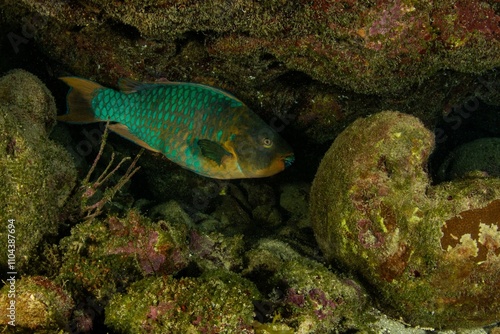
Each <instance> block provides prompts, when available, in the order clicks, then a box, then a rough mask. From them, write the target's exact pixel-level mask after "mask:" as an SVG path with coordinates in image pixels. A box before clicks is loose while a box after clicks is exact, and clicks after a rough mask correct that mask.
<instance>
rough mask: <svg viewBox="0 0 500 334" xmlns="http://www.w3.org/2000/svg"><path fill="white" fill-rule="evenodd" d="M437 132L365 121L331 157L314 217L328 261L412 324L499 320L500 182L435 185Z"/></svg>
mask: <svg viewBox="0 0 500 334" xmlns="http://www.w3.org/2000/svg"><path fill="white" fill-rule="evenodd" d="M433 146H434V137H433V134H432V132H430V131H429V130H428V129H426V128H425V127H424V126H423V124H422V123H421V122H420V121H419V120H418V119H416V118H414V117H413V116H410V115H406V114H401V113H398V112H390V111H386V112H381V113H379V114H376V115H374V116H371V117H368V118H364V119H359V120H357V121H355V122H354V123H353V124H352V125H351V126H349V127H348V128H347V129H346V130H345V131H344V132H342V133H341V134H340V135H339V136H338V137H337V139H336V140H335V142H334V143H333V145H332V146H331V148H330V149H329V151H328V152H327V153H326V155H325V157H324V158H323V161H322V162H321V165H320V167H319V169H318V172H317V175H316V177H315V179H314V182H313V186H312V189H311V203H310V215H311V220H312V226H313V229H314V231H315V235H316V240H317V241H318V243H319V245H320V247H321V249H322V250H323V251H324V253H325V256H326V257H327V258H328V259H329V260H331V261H335V262H337V263H340V264H342V265H343V266H345V267H346V268H348V269H349V270H352V271H354V272H356V273H358V274H361V275H362V276H363V277H364V279H365V280H366V282H367V283H368V284H369V285H370V286H371V287H373V291H374V293H373V295H374V296H375V297H376V298H377V299H378V301H379V303H380V306H381V307H382V308H383V309H384V310H386V311H387V312H388V313H389V314H390V315H393V316H394V317H403V319H404V320H405V321H407V322H409V323H411V324H413V325H420V326H430V327H436V328H459V327H471V326H481V325H486V324H488V323H492V322H495V321H498V320H499V319H500V295H499V294H498V293H497V291H498V289H499V288H500V232H499V231H498V227H499V226H500V179H496V178H488V179H485V178H482V179H468V180H456V181H451V182H447V183H441V184H439V185H434V186H433V185H431V183H430V179H429V177H428V175H427V171H426V169H427V160H428V157H429V154H430V153H431V151H432V149H433Z"/></svg>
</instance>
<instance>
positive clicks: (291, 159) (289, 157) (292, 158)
mask: <svg viewBox="0 0 500 334" xmlns="http://www.w3.org/2000/svg"><path fill="white" fill-rule="evenodd" d="M283 161H284V162H285V168H288V167H290V166H291V165H292V164H293V162H294V161H295V155H294V154H293V153H290V154H289V155H286V156H284V159H283Z"/></svg>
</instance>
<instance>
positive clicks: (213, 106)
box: [92, 83, 242, 169]
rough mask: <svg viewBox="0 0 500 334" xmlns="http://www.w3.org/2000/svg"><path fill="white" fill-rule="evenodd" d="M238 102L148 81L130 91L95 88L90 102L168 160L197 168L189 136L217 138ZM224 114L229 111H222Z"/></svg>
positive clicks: (221, 95)
mask: <svg viewBox="0 0 500 334" xmlns="http://www.w3.org/2000/svg"><path fill="white" fill-rule="evenodd" d="M241 105H242V104H241V102H240V101H239V100H236V99H233V98H231V97H230V96H228V95H226V94H224V93H222V92H221V91H218V90H216V89H209V88H207V87H206V86H203V85H197V84H189V83H186V84H175V85H170V84H167V85H164V84H154V85H150V86H148V87H147V88H144V89H140V90H138V91H137V92H134V93H124V92H120V91H115V90H113V89H107V88H106V89H101V90H100V91H98V92H97V94H96V96H95V97H94V99H93V100H92V106H93V108H94V112H95V116H96V117H98V118H100V119H103V120H108V119H109V120H110V121H112V122H118V123H122V124H124V125H126V126H127V127H128V128H129V129H130V131H131V132H132V133H133V134H134V135H136V136H137V137H139V138H141V139H142V140H144V141H145V142H146V143H148V144H149V145H150V146H151V147H153V148H155V149H158V150H160V151H161V152H162V153H164V154H165V155H166V156H167V157H168V158H169V159H171V160H173V161H175V162H177V163H180V164H181V165H186V166H190V167H193V168H195V169H198V168H199V167H200V162H199V154H200V152H199V149H198V150H197V149H195V148H194V145H193V142H194V140H195V139H201V138H204V139H209V140H213V141H217V142H220V141H221V140H224V139H225V137H226V136H225V135H226V134H225V133H224V127H225V122H228V121H230V120H231V119H232V117H230V116H231V115H230V113H231V108H232V107H239V106H241ZM228 113H229V114H228Z"/></svg>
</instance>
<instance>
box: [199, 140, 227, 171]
mask: <svg viewBox="0 0 500 334" xmlns="http://www.w3.org/2000/svg"><path fill="white" fill-rule="evenodd" d="M198 146H199V147H200V148H201V154H203V156H204V157H206V158H208V159H210V160H213V161H215V162H216V163H217V164H218V165H221V164H222V162H223V161H224V160H225V159H228V158H229V157H231V156H232V154H231V153H229V152H228V151H226V149H225V148H224V147H222V146H221V145H220V144H219V143H216V142H214V141H211V140H208V139H200V140H198Z"/></svg>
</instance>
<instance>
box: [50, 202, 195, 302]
mask: <svg viewBox="0 0 500 334" xmlns="http://www.w3.org/2000/svg"><path fill="white" fill-rule="evenodd" d="M186 239H187V229H186V228H185V227H184V226H183V225H179V226H174V225H172V224H170V223H167V222H165V221H158V222H151V221H150V220H149V219H148V218H146V217H144V216H141V215H140V214H139V213H137V212H136V211H135V210H130V211H128V213H127V215H126V216H125V217H123V218H118V217H115V216H109V217H106V218H104V219H102V220H92V221H87V222H82V223H80V224H78V225H76V226H75V227H73V229H72V230H71V235H70V236H68V237H65V238H63V239H62V240H61V242H60V249H61V250H62V252H63V253H64V255H63V258H62V267H61V270H60V273H59V276H58V277H57V280H58V281H59V282H64V284H65V285H66V287H67V288H68V290H69V291H70V292H72V293H73V294H75V295H76V294H84V295H91V296H93V297H94V298H96V299H97V300H98V301H104V302H105V301H107V300H109V298H111V296H112V295H113V294H114V293H116V292H117V291H120V290H123V289H125V288H126V287H127V286H129V285H130V284H131V283H132V282H135V281H137V280H140V279H142V278H143V277H144V276H147V275H154V274H158V275H160V274H175V273H177V272H178V271H179V270H181V269H183V268H184V267H186V266H187V264H188V262H189V260H188V258H189V254H188V248H187V244H186Z"/></svg>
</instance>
